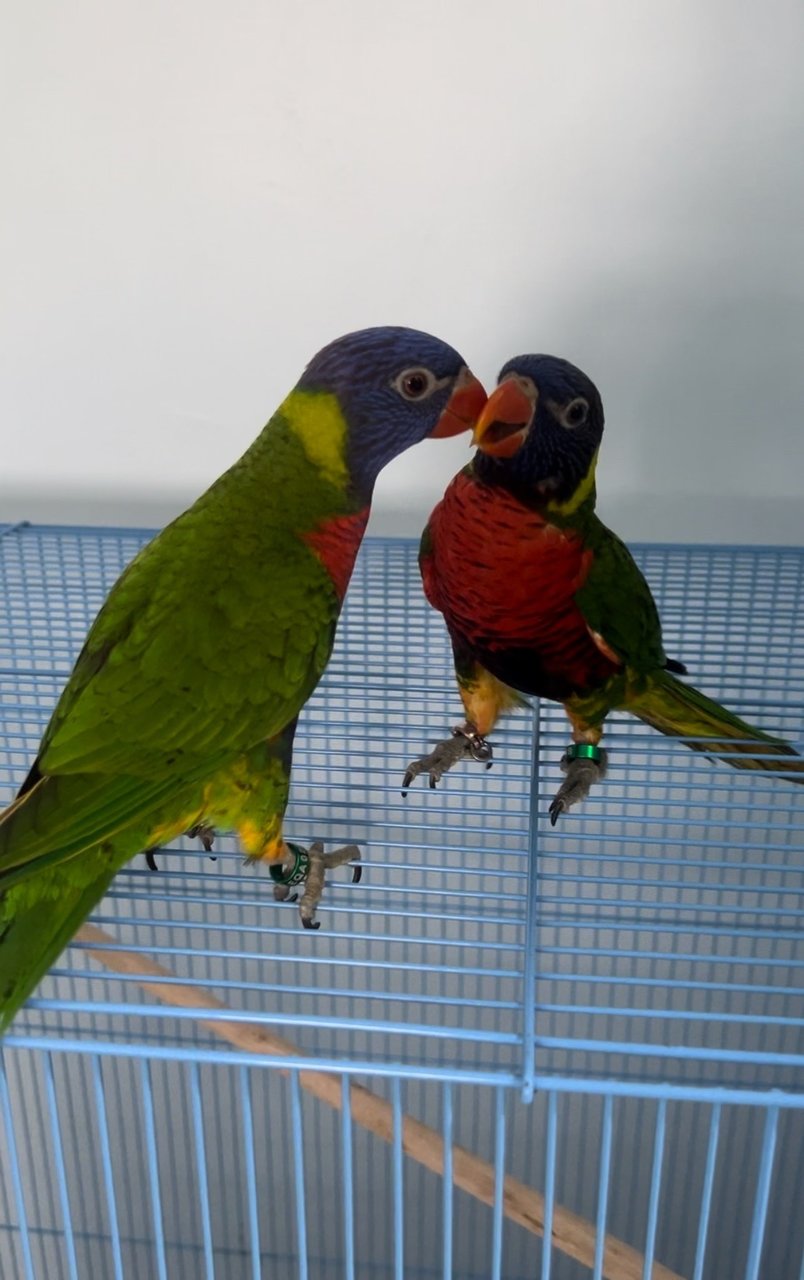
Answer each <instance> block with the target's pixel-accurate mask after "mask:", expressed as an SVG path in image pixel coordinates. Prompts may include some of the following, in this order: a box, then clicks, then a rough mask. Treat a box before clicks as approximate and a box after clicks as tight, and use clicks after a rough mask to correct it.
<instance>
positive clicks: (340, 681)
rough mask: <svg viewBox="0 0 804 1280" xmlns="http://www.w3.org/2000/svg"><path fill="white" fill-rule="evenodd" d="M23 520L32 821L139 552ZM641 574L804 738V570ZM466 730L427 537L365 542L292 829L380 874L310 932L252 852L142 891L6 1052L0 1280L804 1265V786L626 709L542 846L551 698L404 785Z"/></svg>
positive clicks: (752, 560) (310, 712) (110, 905)
mask: <svg viewBox="0 0 804 1280" xmlns="http://www.w3.org/2000/svg"><path fill="white" fill-rule="evenodd" d="M0 533H1V534H2V536H0V552H1V553H2V561H1V564H2V579H1V587H0V611H1V612H0V698H1V699H2V720H1V723H0V801H3V802H5V801H7V800H8V799H9V798H10V797H11V795H12V794H13V793H14V790H15V788H16V786H17V785H18V783H19V781H20V780H21V778H22V777H23V776H24V773H25V771H26V769H27V767H28V764H29V763H30V759H31V757H32V755H33V753H34V750H35V747H36V745H37V743H38V740H39V737H40V734H41V731H42V729H43V727H44V724H45V722H46V720H47V717H48V715H49V713H50V710H51V708H52V706H53V703H54V701H55V699H56V697H57V695H58V693H59V690H60V688H61V686H62V684H63V682H64V679H65V677H66V675H67V674H68V672H69V670H70V667H71V665H72V662H73V660H74V658H75V655H76V653H77V651H78V648H79V647H80V644H81V642H82V640H83V637H84V634H85V632H86V630H87V627H88V625H89V623H90V622H91V620H92V617H93V616H94V614H95V612H96V610H97V608H98V606H99V605H100V603H101V601H102V599H103V598H104V596H105V594H106V592H107V591H108V589H109V588H110V586H111V585H112V583H113V582H114V580H115V578H116V577H117V575H118V574H119V572H120V570H121V569H122V568H123V566H124V565H125V564H126V562H127V561H128V560H129V559H130V558H131V556H132V555H133V554H134V553H135V552H136V550H137V549H138V548H139V546H141V545H142V543H143V542H144V541H145V540H146V538H147V536H148V535H147V534H146V533H144V532H135V531H120V530H94V529H78V528H56V527H30V526H24V525H23V526H21V525H17V526H10V527H6V528H4V529H2V530H1V531H0ZM637 558H638V560H639V562H640V565H641V567H642V568H643V570H644V572H645V573H646V575H647V577H648V579H649V581H650V583H651V585H652V587H653V589H654V592H655V594H656V597H657V600H658V602H659V606H660V609H661V612H662V616H663V620H664V627H665V635H666V642H667V648H668V652H670V653H672V654H673V655H677V656H679V657H681V658H683V659H684V661H685V662H686V663H687V665H688V666H689V668H690V672H691V674H692V676H693V678H694V679H695V682H696V683H697V684H699V685H700V686H702V687H703V688H705V689H706V690H707V692H709V693H711V694H713V695H714V696H715V697H719V698H721V699H723V700H724V701H726V702H727V703H728V704H729V705H730V706H731V707H733V708H734V709H735V710H737V711H738V712H740V713H742V714H744V715H745V716H746V717H748V718H751V719H753V720H755V721H756V722H757V723H759V724H761V725H763V726H764V727H767V728H769V729H771V730H773V731H776V732H782V733H784V734H786V736H788V737H789V738H791V739H793V740H797V741H798V742H801V741H802V738H804V648H803V647H802V641H801V629H802V623H804V591H803V590H802V586H803V584H804V552H801V551H797V550H792V549H790V550H788V549H784V550H780V549H751V548H705V547H659V546H645V547H641V548H637ZM458 713H459V704H458V702H457V697H456V694H455V691H454V685H453V679H452V671H451V665H450V658H449V651H448V645H447V642H446V637H445V633H444V630H443V627H442V623H441V619H440V618H439V617H438V616H437V615H436V614H435V613H433V612H432V611H431V610H430V609H428V607H427V606H426V604H425V603H424V601H423V599H422V596H421V593H420V589H419V585H418V574H417V570H416V563H415V547H414V544H412V543H409V542H404V541H398V540H396V541H395V540H371V541H369V542H368V543H367V544H366V545H365V546H364V549H363V551H362V552H361V555H360V558H359V562H358V567H357V569H356V572H355V576H354V578H353V581H352V585H351V587H350V590H349V594H348V599H347V607H346V610H345V613H344V617H343V620H342V623H341V627H340V631H339V638H338V643H337V648H336V652H335V654H334V656H333V659H332V662H331V664H330V667H329V669H328V672H327V675H326V677H325V679H324V681H323V682H322V684H321V686H320V688H319V690H318V692H317V693H316V695H315V697H314V699H313V700H312V702H311V703H310V705H309V707H308V708H307V710H306V712H305V713H304V715H303V717H302V721H301V724H300V729H299V733H298V736H297V746H296V752H295V763H294V774H293V793H292V807H291V810H290V811H289V820H288V825H287V831H288V834H289V836H291V837H293V836H296V837H297V838H299V839H300V840H303V841H307V840H309V839H310V838H311V837H320V838H322V839H324V840H325V841H326V842H327V843H328V844H329V843H330V842H331V843H343V842H344V841H346V840H349V841H351V840H354V841H357V842H358V843H359V844H360V845H361V846H362V848H363V851H364V855H365V863H364V874H363V881H362V883H361V884H359V885H352V884H350V883H348V875H345V874H344V873H343V872H341V873H340V874H337V873H336V875H335V877H334V878H333V880H332V883H331V884H330V885H329V886H328V890H327V894H326V896H325V899H324V902H323V904H322V906H321V908H320V918H321V920H322V928H321V930H320V931H319V932H318V933H315V934H310V933H307V932H305V931H302V930H301V929H300V928H299V927H298V922H297V916H296V912H295V908H294V907H292V906H290V905H281V904H278V903H276V902H275V901H274V899H273V895H272V891H271V884H270V880H269V878H268V877H267V875H266V874H265V872H264V870H260V869H258V868H257V869H255V868H250V867H248V866H245V865H244V864H243V862H242V859H241V858H240V856H239V854H238V853H237V850H236V848H235V846H234V844H233V842H232V841H230V840H226V839H224V840H220V841H219V842H218V846H217V850H216V851H217V854H218V857H217V861H215V862H212V861H210V860H209V859H208V858H206V857H205V856H204V855H203V854H202V853H201V852H200V851H199V849H198V848H197V847H196V846H195V845H192V844H191V843H190V842H187V841H185V842H182V843H181V844H180V845H178V846H177V847H176V848H175V849H171V850H169V851H166V852H165V853H163V854H162V855H161V857H160V859H159V862H160V870H159V872H158V873H156V874H155V873H153V872H150V871H148V870H147V868H146V866H145V863H144V860H143V859H142V858H138V859H136V860H135V861H134V862H133V863H131V864H130V865H129V866H128V867H127V868H126V870H125V871H123V872H122V873H121V874H120V875H119V876H118V877H117V879H116V880H115V882H114V884H113V886H112V889H111V892H110V893H109V894H108V896H107V897H106V899H105V900H104V902H103V903H102V904H101V906H100V907H99V909H98V911H97V912H96V913H95V915H94V917H93V922H94V923H95V925H97V926H100V927H102V928H103V929H104V930H105V931H107V933H108V934H111V935H113V942H112V943H109V944H107V950H106V951H105V952H104V953H103V955H100V953H98V952H97V951H95V952H93V950H92V946H91V939H90V940H89V941H87V940H84V941H80V942H77V943H75V944H74V945H73V946H72V947H71V948H69V950H68V951H67V952H65V954H64V956H63V957H62V959H61V961H60V962H59V964H58V965H57V967H56V968H55V970H54V971H53V972H52V973H51V975H50V976H49V977H48V978H47V979H46V981H45V982H43V983H42V984H41V986H40V988H39V989H38V991H37V993H36V995H35V997H34V998H33V999H31V1000H30V1001H29V1003H28V1005H27V1006H26V1008H25V1009H24V1010H23V1011H22V1012H21V1014H20V1015H19V1016H18V1018H17V1020H16V1022H15V1024H14V1026H13V1028H12V1033H11V1034H9V1035H8V1036H7V1037H6V1039H5V1041H4V1043H3V1048H2V1073H0V1129H1V1130H2V1136H0V1161H1V1162H2V1177H1V1178H0V1274H2V1277H3V1280H12V1278H13V1280H16V1278H17V1277H24V1278H25V1280H32V1278H36V1280H40V1278H41V1277H47V1280H61V1277H65V1278H67V1280H83V1278H84V1277H87V1276H90V1275H92V1276H99V1277H104V1278H105V1277H115V1280H118V1278H119V1277H138V1278H139V1277H155V1278H156V1280H196V1277H205V1278H206V1280H210V1278H211V1277H218V1280H220V1278H221V1277H225V1278H226V1280H230V1278H234V1280H240V1278H241V1277H242V1280H257V1278H258V1277H266V1276H268V1277H272V1278H273V1277H276V1278H277V1280H284V1278H285V1277H287V1278H288V1280H290V1278H292V1277H293V1278H295V1277H300V1278H302V1280H307V1277H311V1278H312V1280H319V1278H320V1280H330V1277H332V1278H333V1280H334V1278H335V1277H346V1280H368V1277H371V1278H372V1280H373V1278H374V1277H382V1276H388V1277H394V1280H403V1278H408V1277H415V1276H443V1277H448V1276H454V1277H461V1278H464V1280H470V1278H471V1280H488V1278H489V1277H497V1278H499V1277H502V1276H505V1277H506V1278H507V1280H518V1278H519V1277H522V1280H524V1278H525V1277H528V1280H532V1277H534V1276H539V1277H541V1280H587V1278H588V1277H589V1276H593V1277H595V1278H597V1277H601V1276H606V1277H611V1278H612V1280H649V1277H651V1276H653V1277H654V1280H678V1278H679V1277H683V1278H684V1280H735V1277H746V1280H760V1278H762V1280H764V1278H766V1277H767V1278H768V1280H804V1215H802V1212H801V1207H802V1203H803V1202H804V1117H803V1116H802V1108H804V1072H802V1068H803V1067H804V1036H802V1030H803V1029H804V1009H803V1007H802V984H801V975H802V970H804V948H802V941H801V938H802V914H803V912H802V908H803V907H804V901H803V895H804V860H803V859H802V833H803V832H804V788H801V787H794V786H791V785H789V784H786V783H784V782H783V781H780V780H779V779H776V778H774V777H772V776H769V775H760V776H755V775H749V774H743V773H738V772H737V771H735V770H732V769H729V768H728V767H727V766H725V765H722V764H717V763H710V762H709V761H708V760H707V759H705V758H704V757H702V756H700V755H696V754H693V753H692V752H689V751H687V750H686V748H685V747H684V746H683V745H682V744H680V743H677V742H673V741H670V740H667V739H664V738H662V737H660V736H659V735H657V734H654V733H651V732H650V731H649V730H647V729H644V728H643V727H642V726H641V725H639V724H638V723H637V722H635V721H631V720H629V719H628V718H626V717H622V718H615V719H614V722H613V723H612V725H611V731H610V733H609V735H608V745H609V747H610V748H611V751H612V759H611V768H610V773H609V778H608V780H607V781H606V783H605V784H604V785H603V786H601V787H599V788H598V789H597V790H596V791H595V792H593V794H592V796H591V797H590V798H589V800H588V801H587V802H586V804H585V805H584V808H583V810H582V811H575V812H573V813H572V815H570V817H569V818H566V819H563V820H562V822H561V823H560V824H559V826H558V827H557V828H556V829H555V830H554V829H552V828H551V827H550V825H549V822H548V820H547V817H546V807H547V801H548V798H549V796H550V795H551V794H552V792H553V791H554V790H555V786H556V783H557V781H558V778H559V776H560V775H559V772H558V760H559V757H560V755H561V752H562V750H563V747H564V745H565V742H566V738H567V734H566V729H565V725H564V723H563V718H562V715H561V713H560V710H559V709H557V708H554V707H552V706H550V705H546V704H543V705H541V706H539V707H537V708H535V709H534V712H533V715H532V716H528V715H527V714H521V715H518V716H516V717H514V718H512V719H510V720H509V721H508V722H507V723H506V725H505V726H504V727H503V728H501V730H500V732H499V733H495V742H496V764H495V767H494V768H493V769H492V770H491V771H490V772H488V773H487V772H485V771H483V770H482V769H480V768H479V767H478V766H474V767H472V766H469V765H467V766H463V767H461V768H459V769H456V770H455V771H454V772H453V773H452V774H450V775H449V777H448V779H447V780H446V782H445V784H444V785H443V787H442V788H441V790H439V791H438V792H436V793H430V792H429V791H428V790H427V789H426V788H425V787H424V786H423V785H422V784H421V783H420V784H419V787H418V789H415V788H414V790H413V791H412V792H411V794H410V795H409V796H408V798H407V799H406V800H403V799H402V797H401V795H400V790H399V784H400V778H401V776H402V773H403V772H404V767H405V765H406V763H407V761H408V760H409V759H410V758H411V757H412V756H413V755H416V754H418V753H419V752H420V750H422V749H423V748H424V747H425V746H426V745H427V744H428V743H429V742H432V741H434V740H435V739H436V738H437V737H440V736H443V732H444V729H445V727H446V726H448V725H449V724H451V723H452V722H453V721H454V720H455V718H456V716H457V714H458ZM104 958H105V961H106V963H102V962H101V963H99V960H101V961H102V960H103V959H104ZM110 965H111V966H113V967H109V966H110ZM155 965H158V966H161V971H160V970H159V969H156V968H155V967H154V966H155ZM114 966H116V968H115V967H114ZM146 970H147V971H148V972H147V974H146V977H147V980H148V983H149V985H148V986H147V987H145V986H143V980H144V979H143V973H144V971H146ZM159 996H161V997H162V998H161V999H160V998H159ZM193 999H195V1002H196V1004H197V1005H198V1004H200V1005H201V1006H203V1008H202V1010H201V1011H200V1012H199V1009H198V1008H195V1009H193V1008H188V1007H185V1006H186V1005H187V1004H188V1003H191V1002H192V1001H193ZM213 999H214V1000H216V1001H217V1002H218V1004H217V1005H216V1006H215V1013H214V1026H210V1016H211V1015H210V1013H209V1011H208V1010H209V1007H211V1006H210V1002H211V1001H212V1000H213ZM204 1009H206V1012H204ZM266 1035H269V1036H272V1037H279V1039H272V1040H270V1041H267V1040H265V1039H264V1038H263V1039H262V1040H259V1039H258V1040H257V1042H256V1043H255V1040H254V1037H255V1036H256V1037H260V1036H262V1037H265V1036H266ZM255 1047H256V1048H261V1049H262V1052H261V1053H254V1052H252V1051H251V1050H253V1049H254V1048H255ZM289 1052H293V1053H294V1054H295V1056H294V1057H292V1058H291V1059H288V1057H287V1056H286V1055H287V1053H289Z"/></svg>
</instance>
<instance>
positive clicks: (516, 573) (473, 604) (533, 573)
mask: <svg viewBox="0 0 804 1280" xmlns="http://www.w3.org/2000/svg"><path fill="white" fill-rule="evenodd" d="M431 527H432V533H433V552H432V555H431V556H430V557H429V558H428V560H427V561H426V562H425V564H424V565H423V576H424V582H425V591H426V594H427V597H428V599H429V600H430V602H431V604H433V605H435V607H436V608H437V609H440V610H441V612H442V613H443V614H444V617H445V619H446V621H447V625H448V626H449V629H450V631H451V632H452V633H453V635H454V636H455V635H457V636H459V637H461V638H462V639H464V640H465V641H467V642H468V643H469V645H470V647H471V648H472V649H473V650H475V652H476V653H478V656H479V657H480V659H481V661H482V660H483V655H484V654H488V653H492V654H506V653H509V652H511V651H518V652H519V655H520V656H519V659H518V661H517V670H519V669H520V667H521V656H522V653H521V651H523V650H526V651H529V652H530V653H532V655H533V663H532V669H533V671H534V673H535V674H534V677H533V687H531V688H528V689H527V691H528V692H534V693H538V692H541V691H543V690H542V686H541V685H540V682H539V677H538V672H547V673H549V674H550V675H551V676H556V677H558V676H560V677H561V679H562V680H563V681H565V682H566V683H567V684H568V685H571V686H572V687H573V688H578V689H583V688H587V687H589V686H590V685H591V684H594V683H597V682H598V681H599V680H602V679H605V678H606V677H607V676H608V675H610V674H611V673H612V671H613V670H615V667H614V664H612V662H611V661H610V660H609V659H608V658H606V657H605V655H603V654H602V653H601V652H600V650H599V649H598V647H597V646H596V644H595V643H594V641H593V639H592V637H591V635H590V633H589V630H588V628H587V626H586V623H585V621H584V618H583V615H582V614H581V611H580V609H579V608H578V606H577V605H576V603H575V593H576V592H577V590H578V588H579V587H580V586H581V585H582V583H583V582H584V580H585V578H586V575H587V573H588V571H589V567H590V565H591V563H592V558H593V553H592V552H591V551H590V550H588V549H587V548H585V547H584V545H583V543H582V541H581V539H580V537H579V536H578V535H577V534H575V533H574V532H572V531H566V530H561V529H559V528H558V527H557V526H555V525H551V524H549V523H548V522H547V520H546V519H545V517H544V516H543V515H540V514H539V513H538V512H536V511H532V510H530V509H529V508H527V507H525V506H523V505H522V504H521V503H520V502H518V501H517V500H516V499H515V498H513V497H512V496H511V495H510V494H509V493H507V492H506V491H505V490H503V489H497V488H490V487H488V486H486V485H480V484H477V483H475V482H474V481H473V480H472V479H470V477H468V476H466V475H464V474H463V473H461V474H460V475H458V476H456V477H455V479H454V480H453V482H452V484H451V485H450V487H449V488H448V490H447V492H446V494H445V495H444V498H443V501H442V502H441V503H440V505H439V506H438V507H437V508H436V510H435V512H434V513H433V517H432V520H431ZM503 678H504V677H503ZM543 683H544V682H543ZM515 687H517V688H523V689H524V688H526V686H525V684H524V682H523V680H522V679H521V678H519V679H518V681H517V683H516V685H515ZM546 687H547V686H546V685H545V688H546ZM549 687H550V688H551V689H552V688H553V687H554V683H553V682H552V681H550V682H549ZM551 696H555V695H554V694H551Z"/></svg>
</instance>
